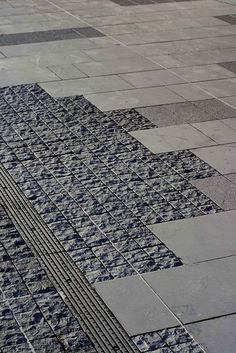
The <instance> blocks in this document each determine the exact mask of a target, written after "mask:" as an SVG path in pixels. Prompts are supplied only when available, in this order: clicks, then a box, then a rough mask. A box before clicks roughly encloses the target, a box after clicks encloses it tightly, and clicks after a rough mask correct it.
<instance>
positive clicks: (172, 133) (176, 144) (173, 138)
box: [131, 124, 215, 153]
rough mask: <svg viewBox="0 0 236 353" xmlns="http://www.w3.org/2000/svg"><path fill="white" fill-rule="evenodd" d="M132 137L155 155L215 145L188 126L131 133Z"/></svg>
mask: <svg viewBox="0 0 236 353" xmlns="http://www.w3.org/2000/svg"><path fill="white" fill-rule="evenodd" d="M131 135H132V136H133V137H135V138H136V139H137V140H138V141H139V142H141V143H142V144H143V145H144V146H145V147H147V148H148V149H149V150H150V151H152V152H153V153H162V152H171V151H177V150H184V149H188V148H197V147H200V146H211V145H214V144H215V142H214V141H213V140H211V139H210V138H209V137H207V136H205V135H204V134H202V133H201V132H200V131H198V130H196V129H194V128H193V127H192V126H190V125H187V124H183V125H177V126H167V127H161V128H156V129H149V130H138V131H134V132H131Z"/></svg>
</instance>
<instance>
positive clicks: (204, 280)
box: [143, 256, 236, 323]
mask: <svg viewBox="0 0 236 353" xmlns="http://www.w3.org/2000/svg"><path fill="white" fill-rule="evenodd" d="M235 271H236V256H232V257H226V258H223V259H217V260H211V261H206V262H202V263H198V264H194V265H188V266H181V267H177V268H175V269H171V270H166V271H159V272H158V271H157V272H152V273H148V274H145V275H143V277H144V278H145V280H146V281H147V283H148V284H149V285H150V286H151V287H152V288H153V290H154V291H155V292H156V293H157V294H158V295H160V297H161V298H162V299H163V300H164V301H165V303H166V304H167V305H168V307H169V308H170V309H171V310H173V312H174V313H175V314H176V316H177V317H178V318H179V319H180V320H181V321H182V322H183V323H191V322H193V321H199V320H204V319H210V318H212V317H216V316H221V315H227V314H230V313H233V312H235V310H236V297H235V290H236V284H235Z"/></svg>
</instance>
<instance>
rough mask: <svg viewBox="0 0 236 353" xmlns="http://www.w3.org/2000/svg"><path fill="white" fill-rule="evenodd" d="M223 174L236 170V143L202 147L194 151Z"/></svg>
mask: <svg viewBox="0 0 236 353" xmlns="http://www.w3.org/2000/svg"><path fill="white" fill-rule="evenodd" d="M192 152H193V153H194V154H196V156H198V157H199V158H201V159H203V160H204V161H205V162H206V163H208V164H210V165H211V166H212V167H213V168H215V169H216V170H218V171H219V172H220V173H222V174H230V173H235V172H236V144H235V143H232V144H227V145H221V146H213V147H206V148H200V149H196V150H194V151H192Z"/></svg>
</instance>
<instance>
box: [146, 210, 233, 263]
mask: <svg viewBox="0 0 236 353" xmlns="http://www.w3.org/2000/svg"><path fill="white" fill-rule="evenodd" d="M149 228H150V229H151V231H152V232H153V233H154V234H156V236H157V237H158V238H159V239H160V240H161V241H162V242H163V243H164V244H166V245H167V246H168V248H169V249H171V250H172V251H173V252H174V253H175V254H176V256H178V257H180V258H181V259H182V261H183V263H184V264H188V263H194V262H201V261H207V260H211V259H214V258H219V257H225V256H231V255H236V236H235V230H236V211H234V210H233V211H227V212H221V213H216V214H210V215H206V216H201V217H194V218H188V219H183V220H178V221H172V222H166V223H159V224H153V225H151V226H149Z"/></svg>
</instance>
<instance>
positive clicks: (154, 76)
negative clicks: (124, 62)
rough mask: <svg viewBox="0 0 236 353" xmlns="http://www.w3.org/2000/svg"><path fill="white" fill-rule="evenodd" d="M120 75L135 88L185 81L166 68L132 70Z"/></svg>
mask: <svg viewBox="0 0 236 353" xmlns="http://www.w3.org/2000/svg"><path fill="white" fill-rule="evenodd" d="M120 77H122V78H123V79H124V80H125V81H127V82H129V83H130V84H132V85H133V86H134V87H136V88H142V87H153V86H165V85H171V84H176V83H184V82H185V81H184V80H183V79H182V78H180V77H178V76H177V75H174V74H172V73H170V72H169V71H167V70H157V71H144V72H134V73H128V74H123V75H120Z"/></svg>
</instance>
